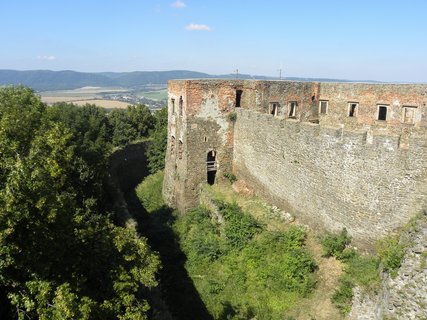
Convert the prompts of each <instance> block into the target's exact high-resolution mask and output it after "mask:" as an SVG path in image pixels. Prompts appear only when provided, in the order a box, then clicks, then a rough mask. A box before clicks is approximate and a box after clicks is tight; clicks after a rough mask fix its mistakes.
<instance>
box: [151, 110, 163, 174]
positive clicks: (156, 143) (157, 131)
mask: <svg viewBox="0 0 427 320" xmlns="http://www.w3.org/2000/svg"><path fill="white" fill-rule="evenodd" d="M154 117H155V120H156V122H155V123H156V124H155V127H154V130H153V131H152V133H151V142H150V144H149V145H148V148H147V159H148V167H149V169H150V172H151V173H155V172H157V171H159V170H162V169H164V167H165V155H166V145H167V139H168V136H167V134H168V109H167V107H164V108H162V109H161V110H159V111H156V113H155V114H154Z"/></svg>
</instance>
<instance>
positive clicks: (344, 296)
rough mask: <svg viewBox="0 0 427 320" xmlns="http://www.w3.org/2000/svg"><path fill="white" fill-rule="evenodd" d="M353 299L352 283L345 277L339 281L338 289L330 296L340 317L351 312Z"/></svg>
mask: <svg viewBox="0 0 427 320" xmlns="http://www.w3.org/2000/svg"><path fill="white" fill-rule="evenodd" d="M352 299H353V283H352V282H351V281H350V280H349V279H347V278H346V277H345V276H344V277H341V279H340V287H339V288H338V290H337V291H336V292H335V293H334V295H333V296H332V299H331V300H332V302H333V303H334V304H335V306H336V307H337V308H338V309H339V310H340V313H341V314H342V315H346V314H347V313H349V312H350V310H351V301H352Z"/></svg>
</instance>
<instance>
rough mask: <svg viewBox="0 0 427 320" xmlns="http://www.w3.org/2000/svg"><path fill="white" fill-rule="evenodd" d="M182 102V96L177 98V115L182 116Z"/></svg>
mask: <svg viewBox="0 0 427 320" xmlns="http://www.w3.org/2000/svg"><path fill="white" fill-rule="evenodd" d="M183 104H184V101H183V100H182V96H180V97H179V115H180V116H182V105H183Z"/></svg>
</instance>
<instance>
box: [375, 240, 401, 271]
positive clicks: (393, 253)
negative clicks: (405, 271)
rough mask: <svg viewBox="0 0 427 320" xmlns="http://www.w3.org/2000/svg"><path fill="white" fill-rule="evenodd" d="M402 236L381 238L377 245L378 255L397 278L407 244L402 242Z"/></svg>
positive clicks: (387, 269)
mask: <svg viewBox="0 0 427 320" xmlns="http://www.w3.org/2000/svg"><path fill="white" fill-rule="evenodd" d="M399 240H400V237H399V236H396V235H389V236H387V237H385V238H384V239H382V240H380V241H379V242H378V245H377V252H378V257H379V258H380V260H381V263H382V266H383V268H384V270H385V271H388V272H390V275H391V277H393V278H395V277H396V276H397V272H398V271H399V268H400V266H401V264H402V260H403V257H404V256H405V249H406V246H405V245H404V244H403V243H400V241H399Z"/></svg>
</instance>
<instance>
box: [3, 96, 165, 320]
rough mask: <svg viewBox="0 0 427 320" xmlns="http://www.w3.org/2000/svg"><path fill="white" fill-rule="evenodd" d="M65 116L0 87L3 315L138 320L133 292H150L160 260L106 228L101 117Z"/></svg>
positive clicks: (76, 112)
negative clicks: (5, 303) (5, 308)
mask: <svg viewBox="0 0 427 320" xmlns="http://www.w3.org/2000/svg"><path fill="white" fill-rule="evenodd" d="M63 111H64V112H63V113H61V108H60V106H56V107H52V109H49V108H46V107H45V106H44V105H43V104H42V103H41V102H40V99H39V98H38V97H37V96H35V95H34V93H33V92H32V91H31V90H29V89H26V88H6V89H0V124H1V129H0V154H1V155H2V157H1V158H0V159H1V160H0V174H1V176H0V177H1V180H0V183H1V184H0V288H2V289H3V290H4V291H5V293H6V296H7V298H8V300H9V303H10V304H11V305H12V307H13V308H12V309H13V310H14V312H13V314H12V315H9V316H10V317H15V318H18V319H146V318H147V311H148V308H149V306H148V303H147V302H146V301H145V300H144V298H143V296H142V295H141V293H142V290H143V289H144V288H145V287H152V286H154V285H156V281H155V273H156V271H157V269H158V267H159V259H158V257H157V255H155V254H153V253H152V252H151V250H150V248H149V247H148V245H147V243H146V241H145V239H143V238H140V237H138V235H137V234H136V232H135V231H134V230H131V229H127V228H123V227H120V226H117V225H114V224H113V222H112V214H111V213H109V212H108V210H109V208H108V206H107V205H106V204H105V203H104V202H103V199H102V194H103V189H104V188H105V187H104V180H103V177H102V175H101V174H100V172H101V171H102V170H105V159H106V158H107V155H108V152H109V150H110V147H109V146H110V145H109V143H108V142H107V138H106V136H105V135H104V132H105V128H106V122H105V117H103V116H102V112H100V111H99V110H98V109H97V108H94V107H93V106H87V107H83V108H81V109H78V108H75V109H73V107H66V106H65V107H64V109H63ZM21 126H22V128H21ZM20 129H22V131H21V130H20ZM98 135H100V136H101V137H99V136H98ZM3 155H4V157H3ZM95 155H96V156H95ZM91 186H92V188H91Z"/></svg>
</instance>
